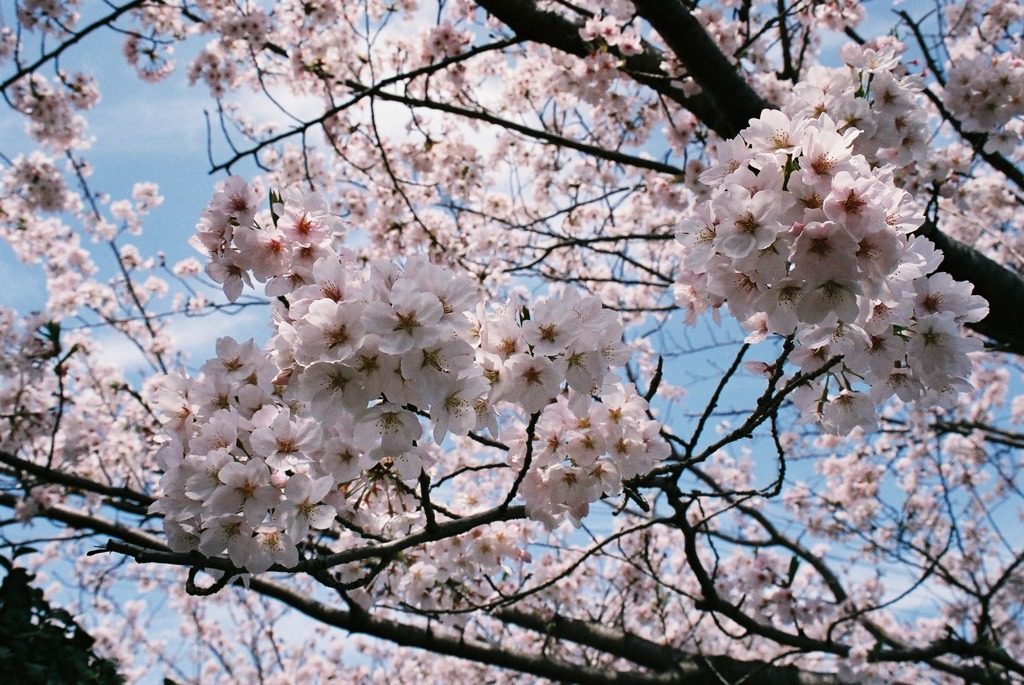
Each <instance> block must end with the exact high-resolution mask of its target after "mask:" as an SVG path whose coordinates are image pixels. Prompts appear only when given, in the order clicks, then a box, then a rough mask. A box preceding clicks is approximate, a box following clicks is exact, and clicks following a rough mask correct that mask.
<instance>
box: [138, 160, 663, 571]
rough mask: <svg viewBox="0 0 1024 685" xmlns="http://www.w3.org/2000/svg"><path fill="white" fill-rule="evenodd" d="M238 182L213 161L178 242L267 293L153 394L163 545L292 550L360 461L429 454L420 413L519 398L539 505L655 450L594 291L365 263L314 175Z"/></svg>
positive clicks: (640, 461)
mask: <svg viewBox="0 0 1024 685" xmlns="http://www.w3.org/2000/svg"><path fill="white" fill-rule="evenodd" d="M258 202H259V195H258V193H257V192H256V191H255V190H254V189H253V188H251V187H249V186H248V185H246V184H245V183H244V182H243V181H241V180H239V179H237V178H235V177H232V178H230V179H228V181H227V182H226V183H225V184H224V186H223V187H222V188H221V190H220V191H219V192H218V194H217V195H216V197H215V198H214V200H213V202H212V203H211V205H210V207H209V208H208V210H207V211H206V212H205V214H204V217H203V221H202V223H201V224H200V227H199V229H200V230H199V233H198V235H197V239H196V244H197V245H198V246H200V247H201V248H202V249H203V250H204V251H205V252H206V253H207V255H208V257H209V262H208V265H207V273H208V274H209V275H210V276H211V277H213V278H214V279H216V280H218V281H220V282H221V283H222V284H223V286H224V290H225V292H226V293H227V294H228V296H229V297H230V298H232V299H233V298H236V297H237V296H238V294H239V293H240V291H241V288H242V283H243V282H246V283H248V282H251V279H253V278H254V279H256V280H257V281H260V282H262V283H265V284H266V286H265V287H266V292H267V293H268V294H269V295H272V296H276V297H278V302H277V304H276V305H275V310H274V317H273V318H274V327H275V333H274V335H273V336H272V337H271V339H270V341H269V342H268V344H267V349H266V351H265V352H264V351H261V350H259V349H258V348H257V347H256V346H255V345H254V344H253V343H252V342H248V343H244V344H239V343H237V342H236V341H234V340H232V339H230V338H222V339H221V340H220V341H219V342H218V345H217V357H216V358H215V359H211V360H210V361H208V362H207V363H206V364H205V365H204V366H203V369H202V370H203V374H202V376H201V377H200V378H198V379H186V378H180V377H176V378H175V379H174V380H172V381H169V382H168V384H167V385H166V387H165V388H163V389H162V390H161V391H160V392H159V393H158V395H157V404H158V405H159V406H160V408H161V410H162V412H163V414H164V416H165V418H166V420H167V427H168V429H169V433H170V435H171V436H172V440H171V442H170V443H169V444H168V446H167V447H166V448H165V450H164V451H163V462H164V468H165V471H166V473H165V475H164V477H163V479H162V481H161V484H162V488H163V491H164V498H163V499H162V500H161V502H160V503H159V504H158V505H157V508H158V510H160V511H162V512H164V513H165V514H166V521H167V527H168V532H169V534H170V537H171V539H172V540H173V541H174V544H175V546H176V547H178V548H179V549H192V548H198V549H199V550H201V551H202V552H203V553H204V554H207V555H209V556H214V555H219V554H222V553H224V552H225V551H227V553H228V554H229V556H230V558H231V560H232V561H233V563H234V564H235V565H236V566H238V567H244V568H246V569H248V570H249V571H253V572H259V571H262V570H265V569H266V568H268V567H269V566H270V565H271V564H272V563H274V562H278V563H280V564H282V565H284V566H293V565H294V564H295V563H296V562H297V559H298V550H297V547H296V545H297V543H298V542H300V541H301V540H302V539H303V538H304V537H305V536H306V535H307V533H308V532H309V531H310V530H311V529H314V530H317V529H324V528H326V527H328V526H330V525H331V524H332V522H333V521H334V519H335V516H336V515H338V514H339V513H340V512H343V511H351V510H352V509H354V508H355V507H356V506H357V505H356V501H357V500H358V499H359V498H360V494H359V493H362V492H364V491H365V490H366V488H368V487H370V486H371V483H370V481H371V480H372V481H373V483H372V484H375V485H374V487H381V483H382V482H383V483H386V482H391V483H392V484H393V485H396V487H399V488H401V487H402V486H401V485H400V484H401V483H410V482H412V483H414V482H415V481H416V480H417V479H419V478H420V477H421V474H423V473H427V472H429V470H430V469H431V467H432V466H433V465H434V463H435V462H436V456H435V454H434V453H435V452H436V451H437V450H436V448H434V449H431V446H430V445H429V443H428V442H426V441H425V440H424V438H423V433H424V425H423V423H424V421H427V422H429V427H430V434H431V437H432V438H433V443H434V445H436V446H440V445H442V443H444V441H445V439H446V436H448V435H452V436H467V435H469V434H470V433H471V432H473V431H481V430H485V429H486V430H488V431H489V432H490V433H491V435H492V438H494V439H497V438H499V437H500V432H499V428H498V418H499V411H501V410H503V409H508V410H509V411H510V412H511V413H513V414H515V415H516V416H518V417H519V419H520V423H521V424H522V422H523V421H525V417H527V416H530V417H533V418H532V420H531V423H533V424H534V425H535V426H536V433H533V432H532V430H526V437H524V438H521V440H520V442H519V443H518V447H513V448H511V449H510V456H509V460H510V463H511V465H512V466H514V467H516V468H518V469H522V470H524V471H523V477H522V481H523V486H522V489H521V492H520V494H521V495H522V497H523V498H524V499H525V500H526V502H527V508H528V510H529V512H530V513H531V515H532V516H533V517H534V518H537V519H541V520H544V521H545V522H547V523H549V524H551V525H554V524H555V523H557V522H558V521H559V520H561V519H562V518H564V516H565V515H566V514H568V515H569V516H571V517H572V518H573V520H575V521H577V522H578V521H579V519H580V518H581V517H582V516H583V515H585V514H586V510H587V507H588V506H589V504H590V503H591V502H593V501H595V500H597V499H598V498H600V497H602V496H604V495H614V494H617V493H618V492H619V491H620V490H621V485H622V480H623V479H624V478H630V477H633V476H636V475H638V474H641V473H645V472H647V471H649V470H650V469H651V468H652V467H653V466H654V465H655V464H656V463H657V462H658V461H660V459H662V458H664V456H666V455H667V451H668V450H667V447H666V445H665V444H664V443H663V442H662V440H661V438H660V436H659V425H658V423H657V422H656V421H653V420H651V419H650V418H649V417H648V415H647V403H646V402H645V401H644V400H643V399H642V398H640V397H638V396H636V394H635V392H631V391H628V390H626V389H625V388H624V387H623V386H622V385H621V384H620V383H617V382H614V381H613V379H612V377H611V376H610V373H609V372H610V369H611V368H612V367H616V366H621V365H622V364H624V363H625V362H626V361H628V359H629V352H628V349H627V348H626V346H625V345H624V344H623V342H622V326H621V324H620V323H619V321H618V318H617V316H616V315H615V314H614V313H612V312H610V311H608V310H605V309H603V308H602V306H601V303H600V301H599V300H598V299H597V298H596V297H592V296H584V295H581V294H580V293H579V292H578V291H576V290H574V289H570V288H566V289H564V290H562V291H561V292H558V293H556V294H554V295H553V296H551V297H549V298H547V299H541V300H538V301H537V302H536V303H535V304H534V305H533V306H532V307H530V308H527V307H526V306H524V305H523V304H522V302H520V301H519V300H518V299H512V300H510V301H509V302H506V303H505V304H503V305H501V306H496V307H487V306H486V305H485V304H482V303H481V302H480V301H481V300H482V295H481V294H480V292H479V289H478V288H477V287H476V286H475V284H474V282H473V281H472V280H471V279H469V278H466V277H460V276H456V275H455V274H453V273H452V272H451V271H449V270H446V269H443V268H441V267H439V266H435V265H433V264H431V263H430V262H428V261H427V260H426V259H424V258H421V257H410V258H409V259H407V260H406V261H405V263H404V265H398V264H395V263H392V262H384V261H374V262H370V263H368V264H367V263H362V262H360V261H359V260H357V259H356V258H355V257H354V256H353V255H352V254H351V253H350V252H348V251H346V250H345V249H339V248H338V247H336V246H337V245H338V242H339V240H340V236H341V231H340V226H339V224H338V221H337V220H336V218H333V217H332V216H331V215H329V214H328V213H327V211H326V206H325V204H324V203H323V201H322V200H321V199H320V198H319V197H317V196H315V195H310V194H304V193H302V192H301V191H298V190H289V191H287V192H286V193H285V194H284V196H283V197H280V198H279V197H277V196H272V203H273V204H272V211H271V215H270V216H269V217H264V216H259V217H257V206H258ZM598 398H600V399H598ZM514 444H515V443H514ZM538 444H539V446H538ZM384 475H386V477H384V478H382V476H384ZM389 479H390V480H389ZM346 484H348V485H346ZM404 487H405V488H406V489H408V486H404ZM346 494H349V495H351V497H352V500H351V501H347V500H346Z"/></svg>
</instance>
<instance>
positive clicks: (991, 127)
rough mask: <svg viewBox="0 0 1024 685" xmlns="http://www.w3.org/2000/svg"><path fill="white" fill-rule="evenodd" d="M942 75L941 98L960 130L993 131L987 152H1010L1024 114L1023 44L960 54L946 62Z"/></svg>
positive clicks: (1019, 135) (1013, 146)
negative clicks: (991, 51) (1009, 49)
mask: <svg viewBox="0 0 1024 685" xmlns="http://www.w3.org/2000/svg"><path fill="white" fill-rule="evenodd" d="M946 76H947V81H946V85H945V88H944V92H943V100H944V101H945V103H946V105H947V106H949V108H950V111H952V113H953V114H954V116H956V118H957V119H959V120H960V123H961V125H962V126H963V129H964V130H965V131H981V132H986V133H994V134H995V135H993V136H991V138H990V139H989V141H988V142H987V143H986V151H987V152H993V151H999V152H1002V153H1004V154H1010V153H1012V152H1013V150H1014V149H1016V147H1017V145H1018V144H1019V143H1020V140H1021V122H1020V117H1021V116H1022V115H1024V47H1021V46H1018V47H1017V49H1016V50H1014V51H1012V52H1007V53H1001V54H995V55H992V54H986V53H978V54H975V55H971V56H965V57H961V58H959V59H957V60H956V61H955V62H952V63H950V65H949V68H948V71H947V74H946ZM1014 119H1016V120H1017V121H1016V122H1014V123H1011V122H1012V121H1013V120H1014ZM1008 125H1009V126H1008Z"/></svg>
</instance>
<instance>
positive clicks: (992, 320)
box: [917, 222, 1024, 354]
mask: <svg viewBox="0 0 1024 685" xmlns="http://www.w3.org/2000/svg"><path fill="white" fill-rule="evenodd" d="M917 233H918V234H919V235H923V236H925V237H927V238H929V239H930V240H931V241H932V242H934V243H935V247H937V248H938V249H940V250H942V264H941V265H940V266H939V268H940V269H941V270H943V271H945V272H946V273H948V274H949V275H950V276H952V277H953V278H955V279H957V280H960V281H969V282H971V283H973V284H974V293H975V294H976V295H981V296H982V297H984V298H985V299H986V300H988V307H989V310H988V316H986V317H985V318H984V319H982V320H981V321H979V322H978V323H972V324H970V327H971V328H972V329H974V330H975V331H977V332H978V333H980V334H982V335H984V336H985V337H987V338H990V339H991V340H992V341H994V342H995V343H996V348H997V349H999V350H1003V351H1006V352H1012V353H1014V354H1024V316H1021V312H1022V311H1024V280H1021V277H1020V276H1019V275H1018V274H1016V273H1014V272H1012V271H1010V270H1009V269H1007V268H1006V267H1005V266H1003V265H1001V264H999V263H997V262H995V261H994V260H992V259H990V258H988V257H986V256H985V255H983V254H981V253H980V252H978V251H977V250H974V249H972V248H970V247H968V246H967V245H964V244H963V243H961V242H960V241H959V240H956V239H954V238H950V237H949V236H948V235H946V234H945V233H943V232H942V231H940V230H938V228H936V226H935V224H934V223H931V222H926V223H925V225H924V226H922V227H921V228H920V229H918V231H917Z"/></svg>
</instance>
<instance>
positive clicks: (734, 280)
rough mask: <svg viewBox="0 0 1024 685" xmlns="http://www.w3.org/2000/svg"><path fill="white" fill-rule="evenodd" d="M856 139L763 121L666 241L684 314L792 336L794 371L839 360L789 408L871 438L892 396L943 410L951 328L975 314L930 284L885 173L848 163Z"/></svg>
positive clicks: (732, 145) (965, 366)
mask: <svg viewBox="0 0 1024 685" xmlns="http://www.w3.org/2000/svg"><path fill="white" fill-rule="evenodd" d="M857 135H858V131H857V130H856V129H854V128H851V127H845V128H841V127H839V126H837V124H836V123H835V122H834V121H833V120H832V119H831V118H830V117H828V116H827V115H824V114H822V115H820V116H818V117H816V118H813V119H811V118H806V117H801V116H799V115H798V116H795V117H793V118H790V117H789V116H787V115H786V114H784V113H782V112H779V111H765V112H764V113H763V114H762V116H761V118H760V119H756V120H751V124H750V126H749V127H748V128H747V129H745V130H744V131H742V132H741V134H740V137H739V138H736V139H733V140H731V141H728V142H727V143H726V144H724V145H723V146H722V147H721V148H720V150H719V154H718V160H717V162H716V163H715V164H713V166H712V167H711V168H710V169H709V170H708V171H706V172H705V173H704V175H703V176H702V180H703V181H704V182H705V183H707V184H708V185H710V186H711V187H712V188H713V191H712V194H711V198H710V199H709V200H708V201H707V202H706V203H705V204H704V205H703V208H702V209H701V217H700V218H698V219H691V220H689V221H686V222H684V224H683V225H682V226H681V228H680V230H679V232H678V239H679V240H680V242H682V243H683V245H684V246H685V247H686V248H687V249H686V254H685V258H684V267H685V268H684V272H683V274H682V276H681V279H680V283H679V285H678V287H677V297H678V300H679V302H680V304H682V305H683V306H685V307H688V308H689V309H690V311H691V313H693V314H695V313H697V312H699V311H702V310H704V309H706V308H716V307H719V306H721V305H722V304H725V303H727V304H728V306H729V309H730V311H731V312H732V314H733V315H734V316H735V317H736V318H737V319H738V320H740V321H741V322H742V324H743V326H744V327H745V328H746V330H747V331H748V332H750V334H751V339H761V338H763V337H764V336H766V335H767V334H769V333H773V334H778V335H783V336H789V335H793V336H795V339H796V340H797V342H798V343H799V346H798V350H797V352H795V353H794V357H793V359H794V361H795V362H797V363H798V364H799V365H800V366H801V367H803V368H805V369H806V370H813V369H816V368H817V367H819V366H821V365H822V364H823V363H824V362H825V361H827V360H829V359H831V358H833V357H834V356H836V355H842V362H841V363H840V364H838V365H837V366H836V367H834V368H833V370H832V371H831V373H829V374H828V375H826V376H825V377H823V378H822V379H820V380H819V381H818V383H816V384H815V385H812V386H809V387H808V388H806V390H805V391H803V392H802V393H801V394H800V395H799V397H798V403H799V404H800V405H801V409H802V410H804V411H805V412H806V413H808V414H809V415H815V416H817V417H818V418H819V419H820V420H821V422H822V423H823V425H824V426H825V427H826V428H828V429H830V430H831V431H833V432H836V433H847V432H849V431H850V430H852V429H853V428H854V427H855V426H858V425H859V426H864V427H871V426H873V425H874V423H875V421H876V416H875V407H876V405H878V404H879V403H881V402H882V401H884V400H885V399H886V398H888V397H890V396H893V395H896V396H898V397H899V398H900V399H901V400H903V401H914V400H925V401H927V402H929V403H943V402H948V401H950V400H951V399H953V398H954V397H955V391H956V390H958V389H961V388H964V387H966V385H967V384H966V381H965V380H964V378H965V377H966V376H967V375H968V374H969V373H970V369H971V365H970V360H969V358H968V356H967V353H968V352H970V351H972V350H975V349H977V348H978V347H979V343H978V341H976V340H974V339H971V338H966V337H964V336H963V334H962V332H961V325H962V324H964V323H966V322H973V321H979V320H981V318H983V317H984V316H985V314H986V313H987V305H986V304H985V302H984V300H983V299H982V298H980V297H978V296H975V295H972V294H971V290H972V288H971V286H970V284H967V283H960V282H956V281H954V280H953V279H952V278H951V277H949V276H948V275H947V274H944V273H932V272H934V270H935V269H936V267H937V266H938V264H939V261H940V258H941V256H940V255H939V254H938V253H936V252H935V250H934V246H933V245H932V244H931V242H930V241H928V240H927V239H925V238H922V237H919V236H917V237H915V236H912V235H911V233H912V232H913V231H914V229H916V228H917V227H918V226H920V225H921V224H922V222H923V215H922V214H921V212H920V211H919V210H918V209H917V208H916V207H915V206H914V205H913V203H912V202H911V199H910V196H909V195H908V194H907V193H906V192H905V191H903V190H901V189H899V188H897V187H896V185H895V183H894V182H893V169H892V167H890V166H872V165H871V164H869V163H868V161H867V160H866V159H865V158H864V157H863V156H862V155H859V154H855V153H854V151H853V141H854V139H855V138H856V137H857ZM862 384H866V385H867V386H868V388H869V389H870V392H868V391H865V390H864V389H863V388H862V387H861V386H862Z"/></svg>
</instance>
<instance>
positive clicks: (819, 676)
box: [495, 609, 839, 685]
mask: <svg viewBox="0 0 1024 685" xmlns="http://www.w3.org/2000/svg"><path fill="white" fill-rule="evenodd" d="M495 616H496V617H497V618H499V619H501V620H502V621H504V622H506V623H512V624H515V625H517V626H520V627H521V628H527V629H529V630H533V631H535V632H538V633H542V634H544V635H549V636H551V637H554V638H558V639H560V640H569V641H570V642H575V643H577V644H580V645H584V646H587V647H593V648H595V649H598V650H600V651H602V652H604V653H605V654H612V655H614V656H617V657H619V658H621V659H626V660H627V661H631V662H633V663H635V664H638V665H641V666H646V667H648V668H653V669H656V670H658V671H673V670H674V671H676V672H678V673H679V675H680V677H681V682H685V683H686V684H687V685H705V684H706V685H720V684H721V683H722V682H728V683H735V682H752V683H753V682H756V683H759V685H833V684H834V683H838V682H839V680H838V678H837V677H836V676H834V675H831V674H827V673H812V672H806V671H800V670H799V669H797V668H796V667H795V666H779V665H775V664H769V663H765V662H758V661H740V660H737V659H730V658H728V657H724V656H703V655H695V654H692V653H688V652H684V651H681V650H678V649H674V648H672V647H669V646H667V645H660V644H658V643H656V642H651V641H650V640H646V639H644V638H642V637H639V636H637V635H631V634H629V633H621V632H618V631H616V630H613V629H611V628H608V627H606V626H604V625H601V624H600V623H597V622H590V621H580V620H577V619H571V618H565V617H563V616H559V615H557V614H556V615H554V616H551V617H550V618H545V617H542V616H540V615H538V614H535V613H530V612H526V611H520V610H517V609H504V610H502V611H499V612H497V613H496V614H495Z"/></svg>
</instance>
